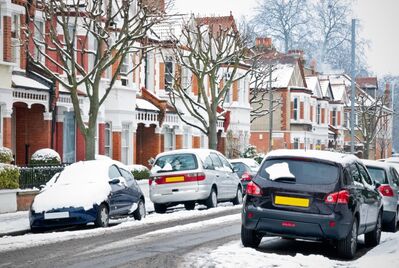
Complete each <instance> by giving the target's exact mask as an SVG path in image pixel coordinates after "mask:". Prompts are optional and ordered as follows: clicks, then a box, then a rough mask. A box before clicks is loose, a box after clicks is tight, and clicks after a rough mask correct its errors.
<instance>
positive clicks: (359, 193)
mask: <svg viewBox="0 0 399 268" xmlns="http://www.w3.org/2000/svg"><path fill="white" fill-rule="evenodd" d="M349 172H350V176H351V179H352V180H353V184H352V185H351V187H350V188H351V194H353V197H354V198H355V200H356V203H357V204H358V207H359V233H363V232H364V229H365V228H366V223H367V210H368V209H367V203H366V201H365V199H366V190H365V187H364V184H363V182H362V179H361V176H360V171H359V169H358V168H357V166H356V164H355V163H352V164H351V165H350V166H349Z"/></svg>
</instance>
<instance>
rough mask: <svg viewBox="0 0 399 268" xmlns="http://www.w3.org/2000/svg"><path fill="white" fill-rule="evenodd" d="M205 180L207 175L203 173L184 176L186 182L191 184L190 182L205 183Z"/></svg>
mask: <svg viewBox="0 0 399 268" xmlns="http://www.w3.org/2000/svg"><path fill="white" fill-rule="evenodd" d="M203 180H205V173H203V172H198V173H189V174H186V175H184V181H185V182H189V181H203Z"/></svg>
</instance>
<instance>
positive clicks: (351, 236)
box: [337, 218, 357, 259]
mask: <svg viewBox="0 0 399 268" xmlns="http://www.w3.org/2000/svg"><path fill="white" fill-rule="evenodd" d="M337 249H338V254H339V255H340V256H341V257H343V258H346V259H353V257H355V253H356V249H357V219H356V218H355V219H354V220H353V223H352V228H351V229H350V231H349V233H348V235H347V236H346V237H345V238H344V239H342V240H339V241H338V243H337Z"/></svg>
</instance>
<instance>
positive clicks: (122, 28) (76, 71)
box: [25, 0, 164, 160]
mask: <svg viewBox="0 0 399 268" xmlns="http://www.w3.org/2000/svg"><path fill="white" fill-rule="evenodd" d="M153 1H154V0H149V1H137V0H90V1H89V0H71V1H64V0H51V1H50V0H43V1H29V2H28V4H27V6H26V8H27V12H26V14H29V16H28V21H27V24H28V26H27V27H25V34H26V36H27V37H28V38H27V40H28V42H31V43H33V45H34V47H35V49H34V51H32V50H29V49H28V48H29V46H28V45H27V46H26V48H27V54H28V59H29V61H30V63H31V64H33V65H34V66H36V67H38V68H40V69H41V70H43V72H44V73H46V74H47V76H49V77H51V78H52V79H53V80H54V81H55V82H56V83H59V84H60V85H61V86H62V87H64V88H65V89H67V90H68V91H69V92H70V94H71V99H72V103H73V108H74V112H75V117H76V122H77V126H78V127H79V129H80V131H81V133H82V134H83V136H84V139H85V146H86V159H88V160H89V159H94V153H95V134H96V123H97V117H98V112H99V108H100V106H101V105H102V104H103V103H104V101H105V100H106V98H107V97H108V95H109V93H110V91H111V90H112V88H113V86H114V84H115V81H116V80H117V79H118V76H119V75H120V74H121V73H122V72H123V73H124V74H129V73H130V72H132V70H122V64H123V62H124V61H125V60H126V59H127V61H131V58H130V55H132V54H133V53H136V54H137V55H143V53H141V52H143V49H145V47H144V46H143V45H142V41H143V39H144V38H145V37H146V34H147V31H148V30H149V28H150V27H151V26H152V25H154V24H155V23H157V22H158V21H159V20H160V19H161V18H162V17H163V16H164V13H163V12H162V11H160V10H159V9H157V8H156V7H157V4H156V3H155V2H153ZM35 8H37V9H36V10H40V11H41V14H42V16H43V18H42V19H43V21H44V22H45V25H46V27H45V29H42V28H40V27H39V26H38V25H37V23H35V20H34V17H35V15H34V10H35ZM31 11H33V12H31ZM88 44H91V45H88ZM85 57H88V58H89V61H90V60H91V62H92V64H91V65H90V64H85V63H84V61H83V60H82V59H83V58H85ZM42 58H44V60H41V59H42ZM88 65H89V66H88ZM137 67H138V65H136V66H134V67H133V68H137ZM110 69H112V74H111V75H110V77H109V83H108V84H107V85H106V88H101V87H100V82H101V81H102V78H103V77H104V75H105V74H106V72H107V71H109V70H110ZM54 70H56V71H54ZM78 89H82V90H83V91H84V92H85V94H86V95H87V97H88V99H89V102H90V107H89V114H88V122H87V123H85V122H84V119H83V116H82V113H83V112H82V107H81V106H80V105H79V99H78Z"/></svg>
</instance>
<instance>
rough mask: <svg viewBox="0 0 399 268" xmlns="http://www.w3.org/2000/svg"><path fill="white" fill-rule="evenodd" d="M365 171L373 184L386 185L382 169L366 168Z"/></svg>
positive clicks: (385, 177)
mask: <svg viewBox="0 0 399 268" xmlns="http://www.w3.org/2000/svg"><path fill="white" fill-rule="evenodd" d="M367 170H368V171H369V173H370V176H371V178H372V179H373V181H374V182H379V183H380V184H385V183H387V175H386V173H385V170H384V169H383V168H376V167H367Z"/></svg>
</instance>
